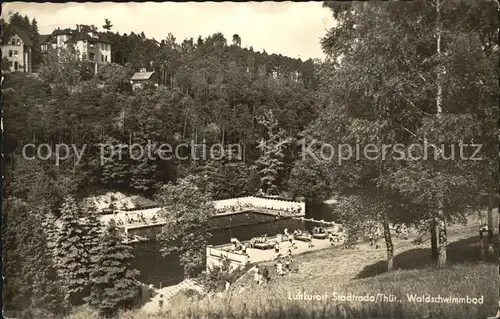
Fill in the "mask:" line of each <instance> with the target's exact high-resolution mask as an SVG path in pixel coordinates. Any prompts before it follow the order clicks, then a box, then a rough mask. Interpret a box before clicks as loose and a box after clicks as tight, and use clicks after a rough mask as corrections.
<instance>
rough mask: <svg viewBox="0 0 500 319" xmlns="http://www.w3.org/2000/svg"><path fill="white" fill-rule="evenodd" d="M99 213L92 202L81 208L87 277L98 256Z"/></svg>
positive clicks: (99, 238)
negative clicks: (86, 257)
mask: <svg viewBox="0 0 500 319" xmlns="http://www.w3.org/2000/svg"><path fill="white" fill-rule="evenodd" d="M98 214H99V212H98V211H97V207H96V206H95V205H94V204H93V202H89V203H86V204H85V207H84V208H83V215H84V217H83V221H82V224H83V236H82V240H83V246H84V249H85V251H86V253H87V255H88V259H87V267H88V268H89V277H90V273H91V272H92V271H93V270H94V269H95V267H96V259H97V256H98V255H99V245H100V240H101V233H102V231H101V230H102V224H101V221H100V220H99V215H98Z"/></svg>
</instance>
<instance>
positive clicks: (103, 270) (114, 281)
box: [86, 220, 139, 318]
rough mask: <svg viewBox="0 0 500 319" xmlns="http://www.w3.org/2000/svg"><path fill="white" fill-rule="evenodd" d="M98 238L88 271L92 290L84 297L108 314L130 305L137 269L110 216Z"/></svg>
mask: <svg viewBox="0 0 500 319" xmlns="http://www.w3.org/2000/svg"><path fill="white" fill-rule="evenodd" d="M100 239H101V240H100V245H99V249H98V250H99V254H98V255H97V256H96V259H95V262H96V267H95V268H94V269H93V271H92V272H91V274H90V283H91V292H90V295H89V297H88V298H87V299H86V300H87V302H88V303H89V305H91V306H92V307H95V308H96V309H98V311H99V314H100V315H101V316H104V317H106V318H107V317H113V316H116V314H117V312H118V311H119V310H120V309H123V308H130V307H131V306H132V305H133V301H134V298H135V297H136V296H137V291H138V287H139V286H138V281H137V279H136V278H137V276H138V275H139V272H138V271H137V270H136V269H133V268H132V261H133V259H134V256H133V255H132V254H131V250H132V248H131V247H129V246H127V245H125V244H123V243H122V240H123V236H122V234H121V231H120V229H119V228H118V227H117V226H116V224H115V222H114V221H113V220H112V221H111V222H110V223H109V225H108V226H107V227H106V230H105V232H104V234H103V235H102V236H101V237H100Z"/></svg>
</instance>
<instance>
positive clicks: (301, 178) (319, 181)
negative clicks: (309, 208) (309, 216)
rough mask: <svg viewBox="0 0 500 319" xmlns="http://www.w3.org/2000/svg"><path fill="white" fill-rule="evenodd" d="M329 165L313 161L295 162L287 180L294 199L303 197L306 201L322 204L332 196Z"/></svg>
mask: <svg viewBox="0 0 500 319" xmlns="http://www.w3.org/2000/svg"><path fill="white" fill-rule="evenodd" d="M330 182H331V180H330V176H329V167H328V163H325V161H315V160H312V159H302V160H298V161H296V162H295V165H294V166H293V169H292V171H291V172H290V175H289V176H288V180H287V186H288V187H287V188H288V190H289V191H290V192H291V193H292V194H293V197H294V198H295V197H297V196H303V197H304V198H305V199H306V201H308V202H311V203H315V202H322V201H324V200H326V199H328V197H329V196H330V194H331V192H332V187H331V186H330Z"/></svg>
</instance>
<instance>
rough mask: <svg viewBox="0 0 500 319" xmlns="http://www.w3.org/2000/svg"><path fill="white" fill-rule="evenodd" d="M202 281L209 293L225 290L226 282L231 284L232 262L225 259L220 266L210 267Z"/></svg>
mask: <svg viewBox="0 0 500 319" xmlns="http://www.w3.org/2000/svg"><path fill="white" fill-rule="evenodd" d="M201 279H202V280H201V281H202V283H203V286H204V288H205V290H206V291H207V292H215V291H221V290H224V286H225V284H226V281H229V282H231V261H230V260H229V259H228V258H227V257H224V258H223V259H222V261H221V263H220V265H213V266H212V267H210V268H209V269H208V271H207V272H205V273H204V275H203V276H202V278H201ZM221 288H222V289H221Z"/></svg>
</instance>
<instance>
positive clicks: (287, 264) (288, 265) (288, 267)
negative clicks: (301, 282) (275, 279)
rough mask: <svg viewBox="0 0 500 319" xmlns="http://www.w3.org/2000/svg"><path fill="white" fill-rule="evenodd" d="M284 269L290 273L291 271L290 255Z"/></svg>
mask: <svg viewBox="0 0 500 319" xmlns="http://www.w3.org/2000/svg"><path fill="white" fill-rule="evenodd" d="M285 269H286V270H287V271H288V272H290V271H292V255H289V256H288V258H287V259H286V261H285Z"/></svg>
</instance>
